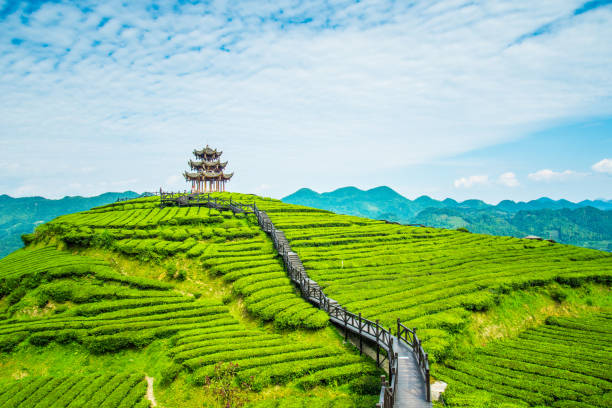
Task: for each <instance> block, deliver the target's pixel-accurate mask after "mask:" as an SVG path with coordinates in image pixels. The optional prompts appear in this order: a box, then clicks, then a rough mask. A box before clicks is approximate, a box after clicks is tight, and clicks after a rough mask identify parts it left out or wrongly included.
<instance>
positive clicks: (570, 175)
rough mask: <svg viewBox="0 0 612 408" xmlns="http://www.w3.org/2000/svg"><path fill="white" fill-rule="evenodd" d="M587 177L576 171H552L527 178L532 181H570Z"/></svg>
mask: <svg viewBox="0 0 612 408" xmlns="http://www.w3.org/2000/svg"><path fill="white" fill-rule="evenodd" d="M584 176H586V174H585V173H578V172H576V171H574V170H564V171H553V170H550V169H542V170H538V171H536V172H535V173H530V174H529V175H528V176H527V177H528V178H529V179H530V180H532V181H544V182H554V181H568V180H573V179H577V178H581V177H584Z"/></svg>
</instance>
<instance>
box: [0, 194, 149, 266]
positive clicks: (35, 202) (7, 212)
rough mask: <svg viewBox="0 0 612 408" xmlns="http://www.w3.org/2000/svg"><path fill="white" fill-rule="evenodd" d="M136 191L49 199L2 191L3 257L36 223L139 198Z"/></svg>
mask: <svg viewBox="0 0 612 408" xmlns="http://www.w3.org/2000/svg"><path fill="white" fill-rule="evenodd" d="M138 196H139V194H138V193H135V192H133V191H125V192H123V193H104V194H100V195H98V196H95V197H80V196H76V197H64V198H61V199H58V200H50V199H48V198H43V197H19V198H13V197H10V196H7V195H5V194H2V195H0V258H2V257H3V256H6V255H8V254H10V253H11V252H13V251H14V250H16V249H18V248H21V247H22V246H23V244H22V242H21V239H20V236H21V235H22V234H29V233H31V232H32V231H34V228H36V226H37V225H40V224H42V223H44V222H47V221H51V220H52V219H53V218H55V217H57V216H59V215H63V214H70V213H73V212H77V211H83V210H88V209H90V208H92V207H95V206H98V205H104V204H108V203H112V202H114V201H117V199H118V198H136V197H138Z"/></svg>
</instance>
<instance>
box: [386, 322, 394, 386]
mask: <svg viewBox="0 0 612 408" xmlns="http://www.w3.org/2000/svg"><path fill="white" fill-rule="evenodd" d="M392 356H393V337H391V328H390V327H389V354H388V357H389V358H387V360H388V362H389V375H391V372H392V371H391V370H392V369H393V366H392V365H391V360H392V359H393V358H392Z"/></svg>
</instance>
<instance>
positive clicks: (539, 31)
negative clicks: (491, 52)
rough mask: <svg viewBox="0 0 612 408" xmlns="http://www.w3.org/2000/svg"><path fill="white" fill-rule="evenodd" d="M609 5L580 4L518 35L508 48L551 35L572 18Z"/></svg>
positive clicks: (607, 1)
mask: <svg viewBox="0 0 612 408" xmlns="http://www.w3.org/2000/svg"><path fill="white" fill-rule="evenodd" d="M611 4H612V0H592V1H587V2H585V3H583V4H581V5H580V6H579V7H578V8H576V9H574V10H573V11H572V12H570V13H568V14H566V15H563V16H561V17H558V18H555V19H554V20H552V21H550V22H547V23H545V24H542V25H540V26H539V27H538V28H536V29H535V30H533V31H530V32H528V33H526V34H522V35H520V36H519V37H518V38H516V39H515V40H514V41H512V43H511V44H510V46H513V45H518V44H520V43H522V42H523V41H525V40H528V39H530V38H534V37H537V36H540V35H544V34H551V33H552V32H554V31H555V30H560V29H562V28H563V26H565V25H568V24H570V23H571V22H572V20H573V19H574V18H576V17H578V16H581V15H582V14H585V13H588V12H590V11H594V10H596V9H598V8H601V7H605V6H609V5H611Z"/></svg>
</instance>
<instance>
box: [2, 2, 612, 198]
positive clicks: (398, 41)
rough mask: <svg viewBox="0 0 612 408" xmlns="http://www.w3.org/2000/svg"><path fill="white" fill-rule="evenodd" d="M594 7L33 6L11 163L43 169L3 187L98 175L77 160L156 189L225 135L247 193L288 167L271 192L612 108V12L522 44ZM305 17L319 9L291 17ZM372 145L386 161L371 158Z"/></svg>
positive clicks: (7, 83) (17, 55)
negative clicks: (86, 171)
mask: <svg viewBox="0 0 612 408" xmlns="http://www.w3.org/2000/svg"><path fill="white" fill-rule="evenodd" d="M162 3H163V2H162ZM23 4H25V3H23ZM334 4H337V3H334ZM577 4H578V3H576V2H575V1H550V0H549V1H547V2H545V3H542V2H528V3H526V4H522V5H521V7H520V8H517V7H516V6H515V5H514V4H513V3H512V2H507V1H501V0H500V1H494V0H492V1H489V2H486V4H485V3H478V2H476V3H474V4H472V5H468V6H465V7H457V6H455V3H454V2H450V3H449V2H440V3H435V4H432V3H431V2H429V1H417V2H415V4H412V2H411V3H410V5H409V6H408V3H407V2H386V1H380V2H359V3H352V4H351V5H347V6H338V5H331V6H330V5H328V4H327V2H323V1H320V2H318V1H312V2H299V4H296V2H290V1H279V2H212V3H211V4H196V5H190V4H186V5H184V6H180V9H181V11H180V12H174V11H173V10H172V7H165V6H163V5H162V6H160V8H161V10H160V11H159V12H150V11H147V10H146V8H145V7H143V6H142V3H141V2H124V1H119V0H110V1H108V2H100V4H98V5H91V6H90V7H89V8H90V9H91V11H89V12H87V13H83V12H82V11H81V10H80V9H79V8H78V7H76V6H74V5H70V4H56V3H45V4H44V5H43V6H42V7H41V8H40V9H39V10H37V11H35V12H34V13H33V15H32V16H30V21H29V22H28V24H23V23H22V18H25V17H24V16H26V17H27V13H26V12H25V11H24V10H19V11H18V12H15V13H13V14H11V15H9V16H7V17H6V18H5V19H4V20H3V21H1V22H0V25H1V27H0V39H1V40H2V41H0V72H2V81H0V112H2V115H0V142H2V139H10V144H7V145H6V149H5V148H4V146H2V147H3V148H2V149H0V162H4V161H6V162H9V161H10V162H18V163H27V162H29V161H33V162H36V163H37V164H39V165H37V166H35V167H34V168H28V169H26V171H27V173H23V175H17V176H16V177H14V178H13V179H11V181H10V184H9V181H5V180H3V179H2V178H0V190H4V191H14V190H15V189H16V188H18V186H20V185H28V184H30V183H32V182H36V183H40V185H41V186H42V187H41V188H42V190H41V191H39V193H40V194H45V195H49V194H54V193H55V192H56V191H60V190H61V189H63V188H65V186H66V185H68V184H70V183H73V182H75V183H76V182H79V181H80V180H81V178H82V177H83V175H82V174H79V172H78V171H77V172H75V171H73V168H72V166H77V165H78V166H82V167H85V166H90V167H92V168H95V169H96V171H95V172H94V173H92V174H90V175H88V183H91V185H92V186H96V185H100V186H101V185H102V184H100V183H101V182H102V181H107V182H109V183H110V182H111V180H119V179H123V178H125V177H126V175H135V174H137V175H138V177H139V178H140V180H141V182H140V183H141V188H140V189H139V190H141V191H142V190H151V189H157V188H159V184H160V183H163V182H164V181H166V179H167V175H168V174H173V173H176V174H179V175H180V173H181V171H182V170H184V169H185V168H186V165H185V161H186V160H187V158H188V156H189V154H190V152H191V151H192V149H193V148H194V147H196V146H201V145H203V144H206V143H207V142H208V143H210V144H211V145H215V146H218V147H220V148H222V149H223V150H224V151H225V152H226V157H224V158H226V159H227V160H229V161H230V165H229V166H233V167H232V170H236V177H235V178H234V179H233V180H232V186H231V187H232V189H234V190H238V191H254V190H256V189H258V186H260V184H261V183H262V180H264V181H265V180H272V179H274V185H273V187H271V188H270V190H269V194H270V195H273V196H281V195H284V194H286V193H290V192H292V191H291V190H292V189H293V188H294V187H296V186H297V187H301V186H305V185H311V186H312V185H313V182H314V181H320V180H325V181H326V182H328V183H330V184H332V185H349V184H353V183H354V180H355V179H360V178H363V177H365V176H367V175H369V174H372V173H375V172H377V171H379V172H383V171H385V170H386V168H388V167H393V168H397V167H404V166H408V165H411V164H414V163H426V162H428V161H431V160H435V159H444V158H445V157H449V156H453V155H457V154H460V153H463V152H466V151H470V150H472V149H476V148H479V147H483V146H487V145H494V144H496V143H499V142H502V141H507V140H509V139H512V138H518V137H520V136H522V135H524V134H525V133H526V132H527V131H528V130H530V129H534V128H538V127H539V126H540V124H541V123H544V122H547V123H549V122H550V121H555V120H558V119H564V120H565V119H568V118H569V119H571V118H574V117H584V116H590V117H593V116H598V115H602V116H605V115H610V114H612V105H611V104H610V98H609V95H610V94H611V93H612V77H611V76H610V75H609V67H610V63H611V61H610V55H612V42H610V41H607V40H605V38H612V24H611V21H612V10H610V9H609V8H600V9H597V10H596V11H593V12H589V13H585V14H582V15H581V16H580V18H576V19H573V20H572V22H571V23H568V24H566V26H563V27H558V29H557V28H556V29H555V31H554V32H551V33H548V34H545V35H541V36H538V37H536V38H529V39H527V40H525V41H523V42H521V43H520V44H518V45H514V46H512V47H507V46H508V44H511V43H512V42H513V41H514V40H515V39H516V38H518V37H520V36H521V35H523V34H525V33H529V32H532V31H533V29H534V27H540V26H541V25H543V24H546V23H548V22H550V21H556V20H558V19H559V18H561V17H563V16H568V15H571V11H572V10H573V9H574V8H575V7H577ZM23 7H26V6H23ZM177 7H178V6H177ZM281 9H282V10H283V14H282V15H281V14H280V13H278V11H279V10H281ZM152 14H155V18H154V16H153V15H152ZM60 16H61V18H60ZM270 16H274V17H273V18H271V17H270ZM105 17H109V18H110V19H109V20H108V21H107V22H106V24H104V25H103V26H102V27H100V28H98V27H97V26H98V24H99V23H100V22H101V20H102V19H103V18H105ZM228 17H231V21H229V18H228ZM300 18H312V22H311V23H308V24H293V23H290V22H289V21H290V20H294V21H295V20H299V19H300ZM283 19H286V21H285V20H283ZM9 33H10V34H9ZM13 38H14V39H20V40H23V43H21V45H14V44H12V43H11V42H12V39H13ZM17 42H19V41H17ZM542 73H546V75H543V74H542ZM500 95H503V97H500ZM423 135H426V137H424V136H423ZM46 140H52V141H53V143H48V142H46ZM118 146H120V148H121V150H119V149H118ZM372 152H375V156H376V157H377V158H380V159H376V160H369V161H368V165H367V166H364V158H368V157H371V155H372ZM51 158H53V159H51ZM313 161H316V164H317V165H315V166H313V165H312V163H313ZM81 162H84V163H81ZM61 163H69V164H70V166H68V168H60V165H61ZM42 168H44V169H45V174H31V173H35V172H37V171H39V170H38V169H42ZM76 168H80V167H76ZM254 169H256V171H255V170H254ZM279 169H282V170H279ZM305 169H307V170H305ZM43 179H44V180H43ZM466 180H467V179H466ZM168 182H169V183H171V184H173V188H175V187H174V185H177V186H178V184H181V185H182V187H183V188H186V187H187V185H186V184H185V183H184V182H183V181H182V180H180V179H179V180H178V181H177V180H169V181H168ZM466 182H469V180H468V181H466ZM462 185H463V184H462ZM164 187H165V186H164ZM92 188H94V187H92ZM62 191H63V190H62ZM100 192H101V191H100ZM74 193H78V192H77V191H74Z"/></svg>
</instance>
